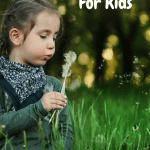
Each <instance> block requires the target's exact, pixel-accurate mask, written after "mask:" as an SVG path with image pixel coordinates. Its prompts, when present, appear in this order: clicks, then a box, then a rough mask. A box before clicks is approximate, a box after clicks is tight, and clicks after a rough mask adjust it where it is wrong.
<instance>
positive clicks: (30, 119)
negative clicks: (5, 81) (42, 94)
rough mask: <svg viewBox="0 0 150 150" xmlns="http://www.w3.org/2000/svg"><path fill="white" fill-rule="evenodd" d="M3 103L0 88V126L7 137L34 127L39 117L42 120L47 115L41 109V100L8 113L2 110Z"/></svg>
mask: <svg viewBox="0 0 150 150" xmlns="http://www.w3.org/2000/svg"><path fill="white" fill-rule="evenodd" d="M3 102H4V90H3V88H0V124H1V125H5V128H4V129H3V130H2V131H3V133H4V134H8V135H9V136H12V135H14V134H16V133H18V132H20V131H21V130H24V129H26V128H29V127H30V126H33V125H35V124H36V123H37V122H38V118H39V116H40V117H41V118H42V117H44V116H46V115H47V114H48V113H47V112H46V110H45V109H44V108H43V105H42V103H41V100H39V101H38V102H36V103H35V104H31V105H29V106H27V107H25V108H23V109H20V110H18V111H10V112H8V113H6V112H5V110H4V107H3V106H4V105H3ZM2 138H4V137H3V136H0V139H2Z"/></svg>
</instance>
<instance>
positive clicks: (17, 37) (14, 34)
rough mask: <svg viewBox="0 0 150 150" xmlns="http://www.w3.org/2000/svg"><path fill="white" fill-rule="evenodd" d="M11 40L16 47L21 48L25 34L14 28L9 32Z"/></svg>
mask: <svg viewBox="0 0 150 150" xmlns="http://www.w3.org/2000/svg"><path fill="white" fill-rule="evenodd" d="M9 38H10V40H11V42H12V43H13V45H14V46H19V45H21V44H22V42H23V39H24V34H23V32H22V31H20V30H18V29H16V28H12V29H11V30H10V31H9Z"/></svg>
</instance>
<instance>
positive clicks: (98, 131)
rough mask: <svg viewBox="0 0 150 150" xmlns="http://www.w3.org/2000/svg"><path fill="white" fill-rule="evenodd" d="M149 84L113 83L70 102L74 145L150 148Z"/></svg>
mask: <svg viewBox="0 0 150 150" xmlns="http://www.w3.org/2000/svg"><path fill="white" fill-rule="evenodd" d="M148 88H149V86H147V87H146V86H145V87H140V88H136V87H134V86H129V87H128V88H127V87H126V88H125V86H123V87H121V88H117V87H114V86H110V87H109V88H105V89H104V90H103V91H101V90H98V91H99V95H98V92H96V91H93V92H92V93H93V94H92V93H90V91H87V93H89V94H87V96H83V98H79V99H77V101H75V102H71V104H70V112H71V118H72V122H73V130H74V143H73V149H74V150H84V149H85V150H86V149H89V150H132V149H134V150H135V149H137V150H142V149H150V123H149V122H150V110H149V109H148V108H150V103H149V98H150V94H149V92H148V91H149V89H148ZM80 90H81V89H80ZM87 90H88V89H87ZM90 90H92V89H90ZM142 91H143V92H142ZM145 91H146V92H147V93H146V92H145ZM96 93H97V94H96ZM145 93H146V94H145Z"/></svg>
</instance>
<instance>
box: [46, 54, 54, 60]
mask: <svg viewBox="0 0 150 150" xmlns="http://www.w3.org/2000/svg"><path fill="white" fill-rule="evenodd" d="M52 56H53V55H46V56H45V59H46V60H49V59H50V58H51V57H52Z"/></svg>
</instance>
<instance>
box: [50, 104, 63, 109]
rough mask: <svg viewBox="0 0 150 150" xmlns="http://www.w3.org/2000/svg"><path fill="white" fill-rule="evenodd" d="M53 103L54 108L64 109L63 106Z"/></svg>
mask: <svg viewBox="0 0 150 150" xmlns="http://www.w3.org/2000/svg"><path fill="white" fill-rule="evenodd" d="M51 105H52V109H63V106H61V105H57V104H51Z"/></svg>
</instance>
